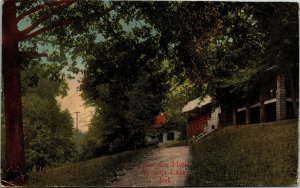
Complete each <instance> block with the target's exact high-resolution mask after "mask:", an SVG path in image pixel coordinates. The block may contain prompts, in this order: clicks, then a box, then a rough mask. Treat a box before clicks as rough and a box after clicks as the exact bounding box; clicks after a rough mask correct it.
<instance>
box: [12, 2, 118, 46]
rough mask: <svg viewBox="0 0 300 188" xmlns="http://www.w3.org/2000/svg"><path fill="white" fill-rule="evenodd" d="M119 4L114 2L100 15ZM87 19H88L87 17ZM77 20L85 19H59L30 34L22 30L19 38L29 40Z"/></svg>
mask: <svg viewBox="0 0 300 188" xmlns="http://www.w3.org/2000/svg"><path fill="white" fill-rule="evenodd" d="M116 6H117V5H116V4H114V5H112V6H110V7H109V8H107V9H106V10H104V11H103V12H102V13H101V14H99V15H98V16H99V17H101V16H104V15H105V14H107V13H109V12H110V11H112V10H113V9H114V8H115V7H116ZM85 20H86V19H85ZM76 21H83V19H80V18H70V19H66V20H63V21H59V22H56V23H53V24H51V25H47V26H45V27H43V28H41V29H38V30H36V31H35V32H32V33H30V34H27V35H26V34H25V35H24V34H23V33H22V32H20V33H21V34H20V37H19V40H18V41H23V40H27V39H30V38H32V37H35V36H37V35H39V34H41V33H43V32H47V31H49V30H51V29H54V28H57V27H61V26H64V25H68V24H71V23H73V22H76Z"/></svg>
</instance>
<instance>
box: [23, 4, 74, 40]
mask: <svg viewBox="0 0 300 188" xmlns="http://www.w3.org/2000/svg"><path fill="white" fill-rule="evenodd" d="M72 3H73V2H69V3H65V4H64V5H61V6H60V7H59V8H58V9H57V10H55V11H53V12H51V13H50V14H48V15H46V16H44V17H42V18H40V19H38V20H37V21H36V22H35V23H33V24H32V25H31V26H29V27H27V28H26V29H24V30H23V31H20V32H21V35H27V34H28V33H30V32H31V31H33V30H34V29H35V28H36V27H37V26H38V25H40V24H41V23H42V22H44V21H45V20H47V19H48V18H50V17H51V16H53V15H55V14H59V13H61V12H63V11H64V9H65V8H67V7H68V6H70V5H71V4H72Z"/></svg>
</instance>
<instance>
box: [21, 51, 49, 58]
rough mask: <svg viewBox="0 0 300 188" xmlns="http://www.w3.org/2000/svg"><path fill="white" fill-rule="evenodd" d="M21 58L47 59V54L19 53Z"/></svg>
mask: <svg viewBox="0 0 300 188" xmlns="http://www.w3.org/2000/svg"><path fill="white" fill-rule="evenodd" d="M19 54H20V55H21V56H26V57H31V58H35V57H48V54H46V53H37V52H19Z"/></svg>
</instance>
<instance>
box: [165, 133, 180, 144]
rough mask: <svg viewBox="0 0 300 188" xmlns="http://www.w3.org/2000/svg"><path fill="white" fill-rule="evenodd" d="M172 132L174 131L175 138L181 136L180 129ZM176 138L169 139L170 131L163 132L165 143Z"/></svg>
mask: <svg viewBox="0 0 300 188" xmlns="http://www.w3.org/2000/svg"><path fill="white" fill-rule="evenodd" d="M171 132H173V133H174V140H178V139H179V136H180V135H181V132H180V131H171ZM174 140H168V133H167V132H164V134H163V143H166V142H172V141H174Z"/></svg>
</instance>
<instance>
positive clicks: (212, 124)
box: [182, 96, 221, 138]
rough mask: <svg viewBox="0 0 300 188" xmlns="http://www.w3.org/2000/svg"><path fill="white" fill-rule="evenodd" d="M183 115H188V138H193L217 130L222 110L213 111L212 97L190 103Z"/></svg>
mask: <svg viewBox="0 0 300 188" xmlns="http://www.w3.org/2000/svg"><path fill="white" fill-rule="evenodd" d="M182 112H183V113H187V117H188V119H187V128H186V130H187V137H188V138H191V137H193V136H197V135H199V134H200V133H203V132H209V131H211V130H213V129H217V128H218V127H219V124H220V120H219V119H220V118H219V116H220V113H221V109H220V108H216V109H213V108H212V106H211V97H209V96H207V97H205V98H204V99H200V98H197V99H194V100H192V101H190V102H188V104H187V105H185V106H184V107H183V109H182Z"/></svg>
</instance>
